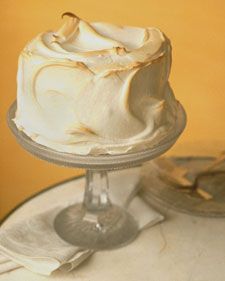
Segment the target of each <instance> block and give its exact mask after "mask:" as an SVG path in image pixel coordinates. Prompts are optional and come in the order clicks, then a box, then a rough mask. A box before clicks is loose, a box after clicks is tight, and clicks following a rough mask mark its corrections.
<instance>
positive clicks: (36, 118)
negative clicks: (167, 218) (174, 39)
mask: <svg viewBox="0 0 225 281" xmlns="http://www.w3.org/2000/svg"><path fill="white" fill-rule="evenodd" d="M170 66H171V45H170V42H169V40H168V39H167V38H166V37H165V35H164V34H163V33H162V32H161V31H160V30H158V29H157V28H152V27H151V28H150V27H148V28H139V27H130V26H117V25H113V24H109V23H102V22H93V23H88V22H86V21H84V20H82V19H80V18H79V17H77V16H75V15H74V14H72V13H65V14H64V24H63V25H62V27H61V28H60V29H59V30H57V31H48V32H44V33H41V34H39V35H38V36H37V37H36V38H34V39H33V40H32V41H31V42H29V43H28V44H27V45H26V46H25V48H24V49H23V51H22V52H21V54H20V57H19V65H18V75H17V112H16V116H15V119H14V121H15V123H16V125H17V127H18V128H19V129H20V130H22V131H23V132H24V133H25V134H26V135H28V136H29V137H30V138H31V139H32V140H34V141H35V142H37V143H39V144H42V145H45V146H47V147H49V148H52V149H54V150H57V151H61V152H68V153H76V154H84V155H87V154H105V153H106V154H117V153H126V152H128V151H133V150H137V149H141V147H143V145H145V146H146V144H150V143H151V142H153V141H157V139H160V137H161V136H162V135H164V134H165V133H166V132H167V131H168V130H169V129H170V128H171V127H172V126H173V125H174V123H175V120H176V112H177V101H176V99H175V98H174V95H173V92H172V90H171V88H170V86H169V83H168V77H169V72H170Z"/></svg>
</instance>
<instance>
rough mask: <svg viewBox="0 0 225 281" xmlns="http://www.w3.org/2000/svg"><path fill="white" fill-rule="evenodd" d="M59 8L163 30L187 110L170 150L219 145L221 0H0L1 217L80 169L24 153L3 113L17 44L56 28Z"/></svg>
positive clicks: (198, 150) (224, 56) (224, 46)
mask: <svg viewBox="0 0 225 281" xmlns="http://www.w3.org/2000/svg"><path fill="white" fill-rule="evenodd" d="M65 11H71V12H74V13H75V14H77V15H79V16H80V17H83V18H84V19H86V20H88V21H108V22H113V23H117V24H126V25H134V26H135V25H136V26H157V27H159V28H160V29H161V30H163V31H164V32H165V33H166V34H167V36H168V37H169V38H170V39H171V41H172V45H173V65H172V72H171V76H170V81H171V84H172V87H173V89H174V92H175V94H176V97H177V98H178V99H179V100H180V101H181V102H182V104H183V105H184V107H185V108H186V111H187V114H188V125H187V128H186V130H185V132H184V134H183V135H182V137H181V138H180V140H179V141H178V143H177V144H176V145H175V146H174V148H173V149H172V150H171V151H170V152H169V154H176V155H177V154H178V155H188V154H201V155H202V154H215V153H218V152H219V151H220V150H223V149H224V146H225V126H224V122H225V77H224V74H225V69H224V68H225V1H224V0H198V1H196V0H189V1H184V0H169V1H168V0H157V1H156V0H152V1H151V0H135V1H133V0H111V1H101V0H93V1H91V0H54V1H53V0H51V1H50V0H49V1H46V0H0V18H1V25H0V33H1V34H0V38H1V40H0V56H1V67H0V79H1V84H0V90H1V91H0V108H1V112H0V114H1V116H0V126H1V127H0V146H1V160H0V165H1V177H0V218H1V217H2V216H3V215H4V214H6V213H7V212H8V211H9V210H10V209H12V208H13V207H14V206H15V205H16V204H17V203H18V202H20V201H21V200H23V199H25V198H26V197H28V196H29V195H31V194H33V193H34V192H37V191H39V190H41V189H43V188H44V187H46V186H48V185H50V184H52V183H55V182H57V181H60V180H62V179H65V178H68V177H71V176H73V175H75V174H78V173H81V172H82V171H81V170H73V169H67V168H63V167H57V166H55V165H52V164H49V163H46V162H44V161H41V160H39V159H37V158H35V157H33V156H31V155H29V154H28V153H27V152H25V151H24V150H23V149H22V148H21V147H20V146H19V145H18V144H17V143H16V141H15V139H14V137H13V136H12V134H11V133H10V131H9V129H8V128H7V125H6V120H5V119H6V118H5V117H6V112H7V109H8V107H9V106H10V104H11V103H12V102H13V101H14V100H15V98H16V71H17V58H18V55H19V53H20V51H21V50H22V48H23V47H24V45H25V44H26V42H27V41H29V40H30V39H32V38H33V37H34V36H36V35H37V34H38V33H39V32H42V31H46V30H49V29H54V28H58V27H59V26H60V24H61V19H60V15H61V14H62V13H63V12H65ZM59 200H60V198H59Z"/></svg>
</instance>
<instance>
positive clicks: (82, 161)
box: [7, 102, 186, 250]
mask: <svg viewBox="0 0 225 281" xmlns="http://www.w3.org/2000/svg"><path fill="white" fill-rule="evenodd" d="M15 112H16V102H14V103H13V104H12V105H11V107H10V109H9V111H8V118H7V119H8V125H9V127H10V129H11V130H12V132H13V134H14V135H15V137H16V139H17V141H18V143H19V144H20V145H21V146H22V147H23V148H24V149H26V150H27V151H29V152H30V153H32V154H33V155H35V156H37V157H39V158H41V159H43V160H46V161H49V162H52V163H55V164H58V165H63V166H68V167H79V168H85V169H86V170H87V172H86V185H85V192H84V199H83V202H82V203H80V204H75V205H72V206H69V207H67V208H66V209H64V210H62V211H61V212H60V213H59V214H58V215H57V216H56V219H55V222H54V226H55V230H56V232H57V234H58V235H59V236H60V237H61V238H62V239H64V240H65V241H67V242H68V243H70V244H73V245H76V246H79V247H82V248H89V249H94V250H102V249H112V248H117V247H121V246H123V245H125V244H127V243H129V242H131V241H132V240H133V239H134V238H135V237H136V235H137V234H138V225H137V222H136V221H135V220H134V218H133V217H132V216H131V215H130V214H129V213H128V212H127V211H126V210H125V209H124V208H121V207H119V206H117V205H115V204H113V203H112V202H111V201H110V198H109V196H108V185H109V184H108V176H107V172H108V171H109V170H114V169H123V168H128V167H132V166H137V165H139V164H141V163H143V162H145V161H148V160H151V159H153V158H155V157H157V156H159V155H161V154H162V153H164V152H165V151H167V150H168V149H169V148H170V147H171V146H172V145H173V144H174V143H175V142H176V140H177V139H178V137H179V135H180V134H181V133H182V131H183V130H184V128H185V125H186V114H185V111H184V109H183V107H182V106H181V105H180V104H179V105H178V116H177V120H176V124H175V126H174V129H173V130H171V131H170V132H169V133H168V135H167V136H166V137H165V138H163V139H162V140H160V141H159V142H158V143H157V144H155V145H153V146H151V147H149V148H148V149H144V150H141V151H138V152H131V153H126V154H117V155H108V154H105V155H98V156H89V155H76V154H70V153H63V152H58V151H55V150H52V149H50V148H47V147H45V146H43V145H40V144H38V143H36V142H34V141H33V140H31V139H30V138H29V137H28V136H26V135H25V134H24V133H23V132H22V131H20V130H18V128H17V127H16V125H15V123H14V122H13V120H12V119H13V118H14V117H15ZM124 188H126V187H124Z"/></svg>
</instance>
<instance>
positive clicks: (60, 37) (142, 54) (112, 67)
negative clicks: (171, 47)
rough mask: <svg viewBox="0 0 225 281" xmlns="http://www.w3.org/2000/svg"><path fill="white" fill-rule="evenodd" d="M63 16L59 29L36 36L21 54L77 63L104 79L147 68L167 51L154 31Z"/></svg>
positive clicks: (70, 14)
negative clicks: (112, 74) (121, 72)
mask: <svg viewBox="0 0 225 281" xmlns="http://www.w3.org/2000/svg"><path fill="white" fill-rule="evenodd" d="M62 17H63V18H65V22H64V24H63V25H62V27H61V28H60V29H59V30H57V31H55V32H53V31H49V32H44V33H41V34H39V35H38V36H37V37H36V38H35V39H33V40H32V41H31V42H30V43H29V44H28V45H27V47H26V48H25V50H24V51H25V52H26V53H28V54H35V55H39V56H42V57H47V58H52V59H54V60H63V59H64V60H69V61H76V62H79V63H80V64H79V65H78V66H79V67H81V68H83V69H85V68H86V70H87V71H91V72H93V73H94V74H101V75H103V76H106V75H109V74H110V73H112V72H116V71H121V70H129V69H133V68H137V67H139V66H143V65H148V64H150V63H152V62H153V61H155V60H157V59H158V58H160V57H162V56H163V55H164V54H165V52H166V49H167V48H168V44H167V43H166V41H167V39H166V38H165V37H164V35H163V34H162V32H161V31H160V30H159V29H157V28H153V27H151V28H150V27H148V28H139V27H130V26H118V25H114V24H109V23H102V22H94V23H88V22H86V21H84V20H82V19H80V18H79V17H77V16H76V15H74V14H72V13H64V14H63V15H62Z"/></svg>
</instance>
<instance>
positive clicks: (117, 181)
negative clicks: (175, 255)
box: [0, 168, 164, 275]
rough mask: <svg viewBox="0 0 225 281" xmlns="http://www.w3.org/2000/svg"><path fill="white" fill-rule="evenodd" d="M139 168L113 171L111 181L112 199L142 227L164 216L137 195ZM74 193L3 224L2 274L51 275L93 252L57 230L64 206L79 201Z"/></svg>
mask: <svg viewBox="0 0 225 281" xmlns="http://www.w3.org/2000/svg"><path fill="white" fill-rule="evenodd" d="M139 172H140V168H133V169H128V170H124V171H120V172H117V176H116V177H115V176H111V174H110V175H109V182H110V185H113V187H112V188H110V198H111V200H112V202H113V203H116V204H117V205H120V206H126V208H127V210H128V211H129V212H130V213H131V214H132V215H133V216H134V218H135V219H136V221H137V222H138V224H139V229H140V230H142V229H144V228H147V227H151V226H153V225H155V224H156V223H158V222H160V221H162V220H163V219H164V217H163V216H162V215H161V214H159V213H158V212H156V211H155V210H153V209H152V208H151V207H150V206H149V205H147V204H146V203H145V202H144V201H143V200H142V199H141V197H140V196H139V195H137V191H138V184H137V183H138V181H139ZM112 174H113V173H112ZM110 179H111V180H110ZM128 181H129V183H128ZM111 183H112V184H111ZM82 193H83V190H82V191H81V190H80V194H79V196H77V198H79V199H77V200H78V201H80V198H81V197H82V195H83V194H82ZM71 196H73V194H71V195H70V196H68V198H67V201H66V202H67V203H66V204H63V205H61V206H55V207H53V208H51V209H48V210H47V211H44V212H42V213H39V214H36V215H34V216H33V217H31V218H29V219H26V220H22V221H20V222H16V223H13V224H12V225H10V226H9V227H7V228H3V229H1V228H0V274H3V273H5V272H8V271H11V270H14V269H17V268H19V267H25V268H27V269H29V270H31V271H33V272H35V273H39V274H43V275H50V274H51V273H52V272H53V271H55V270H57V269H59V270H62V271H71V270H73V269H74V268H75V267H77V266H78V265H79V264H80V263H82V262H83V261H84V260H86V259H87V258H88V257H90V256H91V255H92V254H93V253H94V251H93V250H89V249H81V248H79V247H76V246H73V245H71V244H68V243H67V242H65V241H63V240H62V239H61V238H60V237H59V236H58V235H57V234H56V232H55V230H54V226H53V222H54V219H55V217H56V215H57V214H58V213H59V212H60V211H61V210H62V209H63V208H65V207H67V206H68V205H70V204H74V203H76V202H77V201H71V200H70V198H71ZM64 200H65V198H64Z"/></svg>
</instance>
